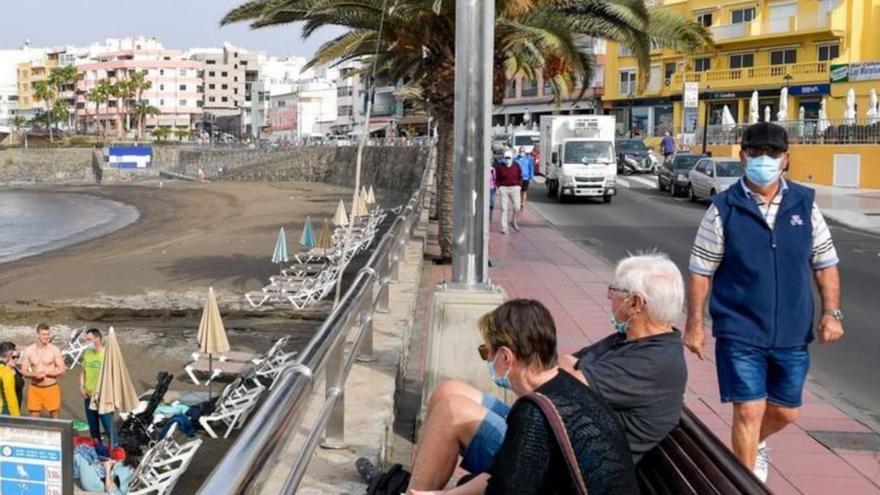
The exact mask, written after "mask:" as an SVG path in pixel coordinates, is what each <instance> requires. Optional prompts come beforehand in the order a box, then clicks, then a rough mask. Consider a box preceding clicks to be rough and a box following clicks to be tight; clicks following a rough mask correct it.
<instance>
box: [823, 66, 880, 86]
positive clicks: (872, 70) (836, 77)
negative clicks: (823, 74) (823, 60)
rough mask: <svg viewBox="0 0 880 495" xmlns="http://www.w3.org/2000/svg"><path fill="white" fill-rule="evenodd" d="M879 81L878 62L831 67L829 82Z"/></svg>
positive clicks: (879, 70)
mask: <svg viewBox="0 0 880 495" xmlns="http://www.w3.org/2000/svg"><path fill="white" fill-rule="evenodd" d="M875 80H880V62H860V63H857V64H849V65H846V64H843V65H832V66H831V82H832V83H841V82H858V81H875Z"/></svg>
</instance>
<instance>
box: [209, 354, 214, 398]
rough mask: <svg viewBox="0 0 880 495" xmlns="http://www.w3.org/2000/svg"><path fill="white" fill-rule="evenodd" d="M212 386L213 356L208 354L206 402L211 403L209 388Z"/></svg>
mask: <svg viewBox="0 0 880 495" xmlns="http://www.w3.org/2000/svg"><path fill="white" fill-rule="evenodd" d="M213 386H214V354H213V353H209V354H208V402H211V388H212V387H213Z"/></svg>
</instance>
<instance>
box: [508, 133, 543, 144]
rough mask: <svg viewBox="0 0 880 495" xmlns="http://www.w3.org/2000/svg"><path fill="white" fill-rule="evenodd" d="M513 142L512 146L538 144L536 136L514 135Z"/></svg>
mask: <svg viewBox="0 0 880 495" xmlns="http://www.w3.org/2000/svg"><path fill="white" fill-rule="evenodd" d="M513 144H514V146H535V145H536V144H538V136H529V135H525V136H523V135H519V136H514V137H513Z"/></svg>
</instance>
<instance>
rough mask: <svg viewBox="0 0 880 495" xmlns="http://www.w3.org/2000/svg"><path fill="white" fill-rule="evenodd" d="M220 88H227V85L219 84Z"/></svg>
mask: <svg viewBox="0 0 880 495" xmlns="http://www.w3.org/2000/svg"><path fill="white" fill-rule="evenodd" d="M220 89H229V85H228V84H221V85H220Z"/></svg>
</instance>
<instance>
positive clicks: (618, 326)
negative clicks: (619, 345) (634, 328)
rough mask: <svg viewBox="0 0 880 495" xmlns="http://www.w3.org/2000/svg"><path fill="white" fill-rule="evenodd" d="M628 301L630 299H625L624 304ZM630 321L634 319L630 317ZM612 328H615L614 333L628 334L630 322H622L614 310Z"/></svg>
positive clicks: (612, 312)
mask: <svg viewBox="0 0 880 495" xmlns="http://www.w3.org/2000/svg"><path fill="white" fill-rule="evenodd" d="M628 299H629V298H626V299H624V302H626V300H628ZM630 319H632V317H630ZM611 326H612V327H614V331H615V332H617V333H626V331H627V330H628V329H629V320H626V321H620V320H619V319H618V318H617V312H616V311H613V310H612V311H611Z"/></svg>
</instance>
